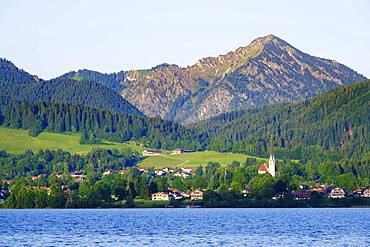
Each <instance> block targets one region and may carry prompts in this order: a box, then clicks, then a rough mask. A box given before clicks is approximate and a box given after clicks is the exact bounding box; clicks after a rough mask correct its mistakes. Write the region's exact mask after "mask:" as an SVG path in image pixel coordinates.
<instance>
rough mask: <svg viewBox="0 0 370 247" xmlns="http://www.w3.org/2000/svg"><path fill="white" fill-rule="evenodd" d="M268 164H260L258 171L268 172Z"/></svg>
mask: <svg viewBox="0 0 370 247" xmlns="http://www.w3.org/2000/svg"><path fill="white" fill-rule="evenodd" d="M268 170H269V169H268V166H267V164H266V163H263V164H261V166H260V168H258V171H261V172H268Z"/></svg>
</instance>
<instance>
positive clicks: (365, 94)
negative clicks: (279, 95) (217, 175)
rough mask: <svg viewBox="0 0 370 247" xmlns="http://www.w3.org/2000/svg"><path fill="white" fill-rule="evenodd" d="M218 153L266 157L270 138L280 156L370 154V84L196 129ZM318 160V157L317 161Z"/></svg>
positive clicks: (219, 118) (230, 115)
mask: <svg viewBox="0 0 370 247" xmlns="http://www.w3.org/2000/svg"><path fill="white" fill-rule="evenodd" d="M192 127H193V129H194V132H196V133H198V135H199V136H200V137H202V138H203V140H206V141H207V142H208V144H207V145H208V147H209V148H210V149H213V150H218V151H235V152H247V153H249V154H265V155H267V152H268V147H269V140H270V135H272V136H273V143H274V146H275V148H276V150H275V151H276V152H277V153H284V154H282V155H280V157H292V158H301V157H302V156H304V155H310V156H312V157H315V158H319V157H320V155H321V153H322V151H327V152H329V153H330V152H331V153H335V154H341V155H343V156H347V157H351V156H353V155H354V156H356V157H361V156H363V155H365V154H366V153H370V80H365V81H362V82H359V83H356V84H353V85H348V86H344V87H342V88H339V89H336V90H332V91H329V92H327V93H325V94H323V95H321V96H317V97H314V98H312V99H309V100H306V101H303V102H300V103H285V104H280V105H275V106H264V107H259V108H254V109H250V110H246V111H238V112H232V113H226V114H222V115H220V116H217V117H214V118H211V119H209V120H205V121H201V122H199V123H197V124H194V125H192ZM313 159H314V158H313Z"/></svg>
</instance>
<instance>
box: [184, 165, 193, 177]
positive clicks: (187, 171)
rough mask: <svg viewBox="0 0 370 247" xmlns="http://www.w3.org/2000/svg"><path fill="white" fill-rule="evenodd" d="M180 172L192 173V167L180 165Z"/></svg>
mask: <svg viewBox="0 0 370 247" xmlns="http://www.w3.org/2000/svg"><path fill="white" fill-rule="evenodd" d="M181 172H182V173H185V174H189V175H190V174H192V173H193V169H191V168H184V167H181Z"/></svg>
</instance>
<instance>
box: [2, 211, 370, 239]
mask: <svg viewBox="0 0 370 247" xmlns="http://www.w3.org/2000/svg"><path fill="white" fill-rule="evenodd" d="M369 230H370V209H369V208H362V209H357V208H339V209H331V208H326V209H186V208H184V209H60V210H59V209H32V210H28V209H19V210H0V246H30V245H31V246H77V245H81V246H109V245H110V246H190V245H197V246H370V231H369Z"/></svg>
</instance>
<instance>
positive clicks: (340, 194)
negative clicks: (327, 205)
mask: <svg viewBox="0 0 370 247" xmlns="http://www.w3.org/2000/svg"><path fill="white" fill-rule="evenodd" d="M329 197H331V198H344V197H345V193H344V190H343V189H341V188H339V187H337V188H334V189H332V191H331V192H330V194H329Z"/></svg>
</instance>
